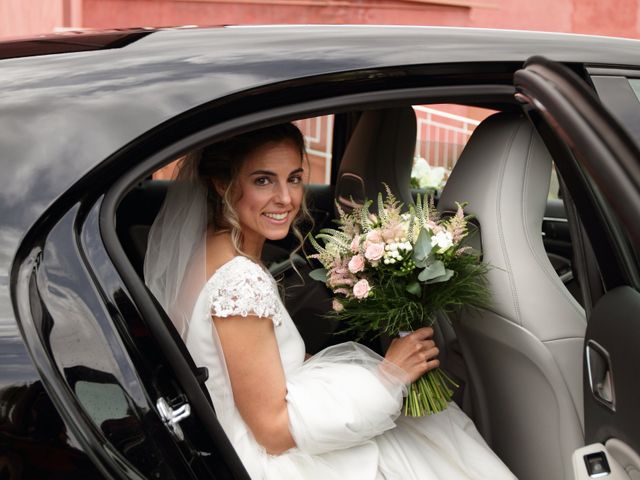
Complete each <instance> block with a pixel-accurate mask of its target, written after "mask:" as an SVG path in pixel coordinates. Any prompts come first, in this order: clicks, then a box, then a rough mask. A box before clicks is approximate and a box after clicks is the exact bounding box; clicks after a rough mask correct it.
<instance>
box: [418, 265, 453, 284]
mask: <svg viewBox="0 0 640 480" xmlns="http://www.w3.org/2000/svg"><path fill="white" fill-rule="evenodd" d="M445 274H446V270H445V268H444V263H442V261H440V260H436V261H435V262H433V263H432V264H430V265H427V267H426V268H425V269H424V270H422V271H421V272H420V274H419V275H418V280H420V281H421V282H427V281H428V280H431V279H433V278H438V277H441V276H443V275H445Z"/></svg>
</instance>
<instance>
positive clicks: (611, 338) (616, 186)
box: [514, 57, 640, 479]
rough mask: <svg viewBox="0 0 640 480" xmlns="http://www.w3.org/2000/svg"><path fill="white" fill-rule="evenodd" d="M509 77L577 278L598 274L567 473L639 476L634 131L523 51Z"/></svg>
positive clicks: (638, 211) (555, 67)
mask: <svg viewBox="0 0 640 480" xmlns="http://www.w3.org/2000/svg"><path fill="white" fill-rule="evenodd" d="M514 83H515V86H516V92H517V93H516V98H517V99H518V100H519V101H520V102H521V103H522V105H523V108H524V110H525V111H526V112H527V115H528V116H529V117H530V118H531V120H532V121H533V122H534V124H535V125H536V128H537V129H538V131H539V132H540V134H541V136H542V138H543V139H544V141H545V143H546V144H547V147H548V148H549V150H550V151H551V153H552V155H553V157H554V160H555V162H556V166H557V168H558V170H559V172H560V174H561V176H562V178H563V179H564V182H565V184H566V187H567V190H568V192H569V194H570V196H571V197H572V199H573V201H574V203H575V206H576V210H577V213H578V217H579V222H580V224H581V226H582V228H583V229H584V231H585V232H586V234H587V236H588V238H589V241H590V243H591V245H592V246H593V251H594V253H595V260H596V262H597V265H598V270H599V276H598V278H596V279H591V280H589V278H588V276H587V278H584V279H583V280H584V281H585V282H588V281H591V282H600V283H601V285H600V287H601V288H600V289H599V291H601V292H602V294H601V295H600V296H599V298H594V297H591V300H592V304H588V305H585V309H586V311H587V313H588V326H587V330H586V335H585V342H584V363H583V380H584V383H583V384H584V389H583V392H584V423H585V425H584V433H585V446H584V447H583V448H581V449H579V450H577V451H576V452H575V453H574V456H573V460H572V461H573V467H574V472H575V478H576V479H587V478H595V477H602V478H608V479H620V478H622V479H637V478H640V455H639V454H640V381H639V380H640V291H639V287H640V280H639V276H638V273H639V269H638V266H639V265H638V256H637V252H639V251H640V150H639V149H638V146H637V144H636V141H640V139H633V138H632V137H631V136H629V134H628V133H627V132H626V131H625V130H624V128H623V127H622V126H621V125H620V124H619V123H618V122H617V121H616V120H615V119H614V117H613V116H612V115H611V114H610V113H609V112H608V111H607V110H606V108H605V107H604V106H603V105H602V104H601V103H600V101H599V100H598V98H597V97H596V95H595V94H594V92H593V91H592V90H591V89H590V88H589V87H588V86H587V84H586V83H585V82H584V81H583V80H582V79H580V78H579V77H578V76H577V75H576V74H575V73H573V72H572V71H571V70H569V69H568V68H566V67H564V66H562V65H560V64H557V63H554V62H551V61H549V60H546V59H544V58H541V57H534V58H531V59H529V60H528V61H527V63H526V64H525V66H524V68H523V69H521V70H519V71H518V72H516V74H515V75H514ZM638 108H639V109H640V104H638ZM592 291H598V289H593V290H592ZM541 461H544V459H541ZM567 461H570V460H569V459H567Z"/></svg>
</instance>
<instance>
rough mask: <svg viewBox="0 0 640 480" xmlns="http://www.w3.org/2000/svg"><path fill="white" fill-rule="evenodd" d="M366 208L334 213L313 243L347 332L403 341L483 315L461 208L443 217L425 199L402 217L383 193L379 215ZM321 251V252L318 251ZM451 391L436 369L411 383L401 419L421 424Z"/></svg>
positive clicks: (479, 266) (484, 295)
mask: <svg viewBox="0 0 640 480" xmlns="http://www.w3.org/2000/svg"><path fill="white" fill-rule="evenodd" d="M371 204H372V202H371V201H368V202H366V203H365V205H364V206H362V207H361V208H359V209H356V210H354V211H353V212H352V213H349V214H347V213H345V212H344V211H342V210H339V214H340V218H339V220H338V224H339V227H338V229H330V228H329V229H323V230H321V231H320V233H318V234H317V235H316V237H315V238H313V237H311V243H312V245H313V247H314V248H315V250H316V252H317V253H316V254H313V255H310V257H311V258H316V259H317V260H318V261H319V262H320V263H321V264H322V266H323V268H320V269H317V270H314V271H313V272H311V277H312V278H314V279H315V280H320V281H323V282H325V283H326V285H327V286H328V287H329V288H330V289H331V290H332V291H333V293H334V295H335V297H334V300H333V312H332V315H335V317H337V319H338V320H341V321H344V324H345V325H346V329H345V331H352V332H355V333H356V335H357V336H358V338H361V337H362V336H364V335H365V334H367V333H373V334H374V335H381V334H386V335H388V336H390V337H396V336H398V335H402V334H403V333H404V332H409V331H412V330H415V329H417V328H420V327H423V326H430V325H431V324H432V323H433V322H434V320H435V317H436V314H437V313H438V312H449V311H452V310H455V309H457V308H460V307H462V306H469V307H476V308H480V307H486V306H487V305H488V303H489V293H488V290H487V287H486V283H485V276H486V272H487V266H486V265H485V264H483V263H482V262H481V261H480V258H479V256H478V255H477V254H476V253H475V252H474V251H473V250H472V249H471V248H470V247H469V246H466V245H465V244H464V240H465V238H466V237H467V236H468V234H469V232H470V227H469V223H468V220H469V219H468V217H466V216H465V214H464V211H463V207H464V205H459V204H458V210H457V212H456V213H455V215H453V216H450V217H449V218H443V217H441V216H440V215H439V214H438V212H437V210H436V209H435V207H434V205H433V203H432V202H428V201H427V197H426V195H425V196H424V197H422V198H420V197H419V198H418V201H417V203H416V205H415V207H414V206H410V207H409V210H408V211H407V212H403V211H402V205H401V204H400V203H399V202H397V201H396V199H395V197H394V196H393V194H392V193H391V192H390V191H389V189H388V188H387V192H386V198H383V196H382V194H379V195H378V213H377V214H373V213H371V212H370V210H369V209H370V206H371ZM321 243H322V245H321ZM456 386H457V385H456V384H455V383H454V382H453V381H452V380H451V379H450V378H449V377H448V376H447V375H446V374H445V373H444V371H442V370H441V369H434V370H431V371H429V372H427V373H426V374H425V375H424V376H423V377H421V378H420V379H418V380H417V381H416V382H414V383H412V384H411V386H410V388H409V393H408V395H407V397H406V399H405V403H404V413H405V415H410V416H423V415H425V414H427V415H428V414H431V413H435V412H439V411H442V410H444V409H445V408H447V405H448V402H449V401H450V400H451V397H452V395H453V388H454V387H456Z"/></svg>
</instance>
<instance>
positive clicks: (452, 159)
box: [411, 104, 495, 192]
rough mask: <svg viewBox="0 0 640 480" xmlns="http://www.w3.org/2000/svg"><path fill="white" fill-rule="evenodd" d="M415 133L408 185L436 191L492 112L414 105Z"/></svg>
mask: <svg viewBox="0 0 640 480" xmlns="http://www.w3.org/2000/svg"><path fill="white" fill-rule="evenodd" d="M413 109H414V111H415V113H416V120H417V132H416V150H415V155H414V164H413V170H412V172H411V186H412V187H414V188H418V189H420V190H425V191H427V190H428V191H432V192H433V191H439V190H441V189H442V187H443V186H444V184H445V183H446V181H447V178H448V177H449V173H450V172H451V169H452V168H453V166H454V165H455V163H456V162H457V161H458V158H459V157H460V154H461V153H462V150H463V148H464V146H465V145H466V144H467V142H468V141H469V137H470V136H471V134H472V133H473V131H474V130H475V128H476V127H477V126H478V124H479V123H480V122H481V121H482V120H484V119H485V118H487V117H488V116H490V115H491V114H493V113H495V111H494V110H489V109H486V108H478V107H470V106H465V105H452V104H437V105H415V106H414V107H413Z"/></svg>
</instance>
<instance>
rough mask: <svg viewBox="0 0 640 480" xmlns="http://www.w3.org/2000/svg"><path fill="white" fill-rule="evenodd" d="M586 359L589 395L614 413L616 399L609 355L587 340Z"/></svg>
mask: <svg viewBox="0 0 640 480" xmlns="http://www.w3.org/2000/svg"><path fill="white" fill-rule="evenodd" d="M586 358H587V375H589V386H590V387H591V393H592V394H593V396H594V397H595V399H596V400H598V401H599V402H600V403H601V404H603V405H604V406H605V407H607V408H608V409H609V410H611V411H613V412H615V411H616V399H615V390H614V388H613V372H612V370H611V359H610V358H609V353H608V352H607V350H606V349H605V348H604V347H602V345H600V344H599V343H597V342H595V341H593V340H589V341H588V342H587V347H586Z"/></svg>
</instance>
